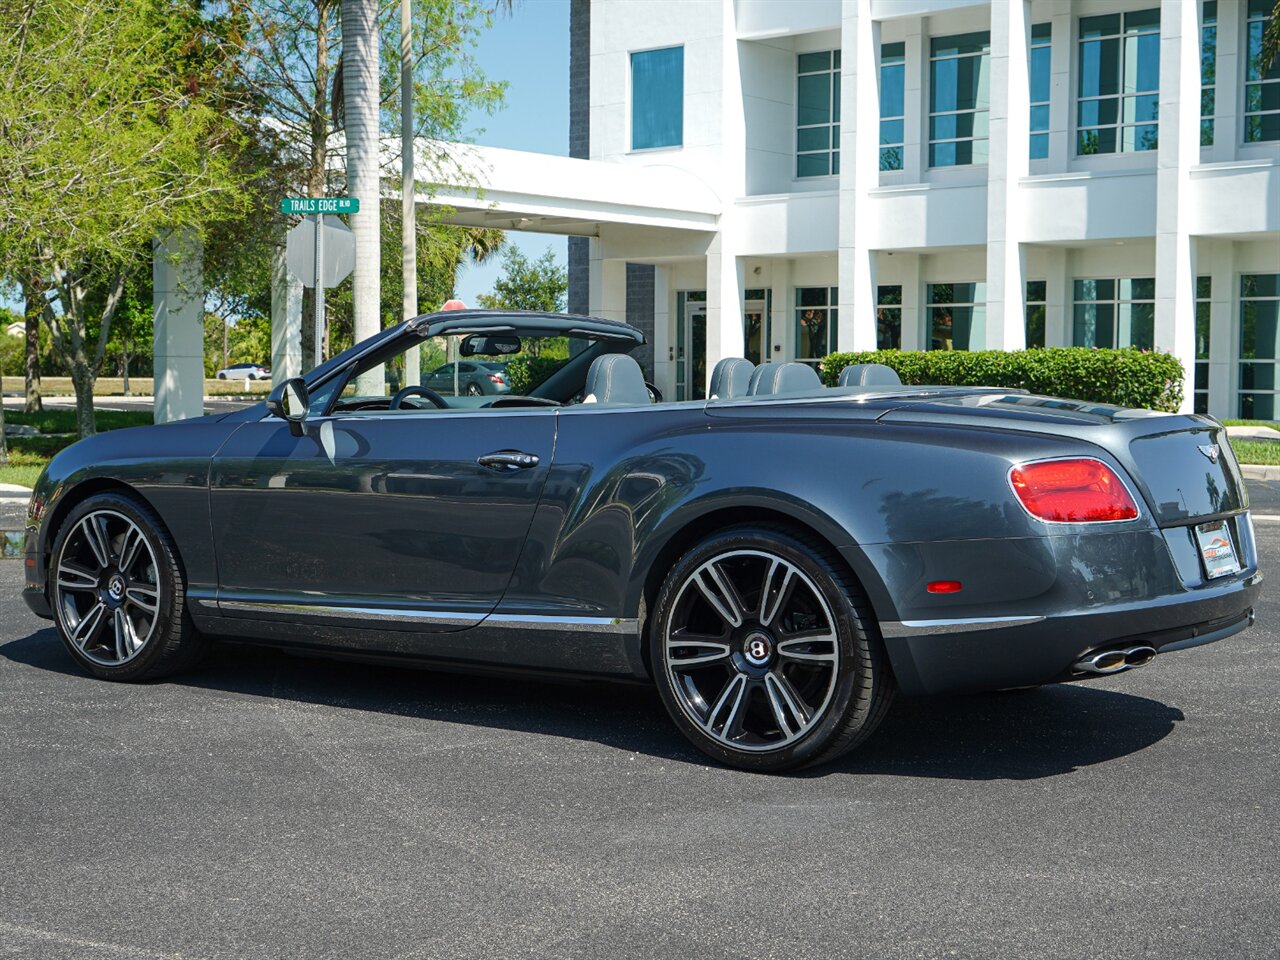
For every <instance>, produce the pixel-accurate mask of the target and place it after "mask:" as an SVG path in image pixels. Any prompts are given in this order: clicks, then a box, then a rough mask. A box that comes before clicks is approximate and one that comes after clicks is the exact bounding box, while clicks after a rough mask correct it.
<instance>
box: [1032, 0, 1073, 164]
mask: <svg viewBox="0 0 1280 960" xmlns="http://www.w3.org/2000/svg"><path fill="white" fill-rule="evenodd" d="M1052 22H1053V35H1052V37H1051V38H1050V46H1049V162H1048V166H1047V169H1048V172H1049V173H1065V172H1066V170H1067V167H1068V166H1069V165H1070V163H1071V158H1072V157H1074V156H1075V155H1076V148H1075V143H1074V141H1073V140H1072V135H1071V131H1072V129H1073V124H1072V122H1071V111H1072V109H1073V107H1074V105H1075V91H1074V90H1073V89H1072V87H1071V55H1072V40H1071V30H1072V16H1071V6H1070V4H1069V3H1060V4H1058V5H1057V6H1055V7H1054V12H1053V20H1052ZM1030 121H1031V117H1030V116H1029V115H1028V117H1027V122H1028V126H1029V125H1030Z"/></svg>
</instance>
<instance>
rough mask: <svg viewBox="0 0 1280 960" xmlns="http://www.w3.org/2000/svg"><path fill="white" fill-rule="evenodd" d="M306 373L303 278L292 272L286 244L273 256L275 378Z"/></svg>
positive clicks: (282, 378) (272, 362)
mask: <svg viewBox="0 0 1280 960" xmlns="http://www.w3.org/2000/svg"><path fill="white" fill-rule="evenodd" d="M300 376H302V281H301V280H299V279H298V278H297V277H295V276H294V275H293V274H292V273H290V272H289V267H288V264H287V263H286V262H285V252H284V247H283V246H277V247H276V249H275V253H274V254H273V255H272V258H271V380H272V383H284V382H285V381H286V380H289V379H291V378H292V377H300Z"/></svg>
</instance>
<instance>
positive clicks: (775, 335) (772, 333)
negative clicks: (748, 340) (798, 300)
mask: <svg viewBox="0 0 1280 960" xmlns="http://www.w3.org/2000/svg"><path fill="white" fill-rule="evenodd" d="M772 266H773V269H772V271H771V272H770V277H769V279H770V285H771V289H772V291H773V293H772V298H773V303H772V305H771V308H770V312H769V341H770V342H769V345H768V347H767V348H766V349H765V350H764V351H763V355H762V357H761V360H762V361H766V360H767V361H768V362H770V363H777V362H780V361H782V360H785V359H786V358H787V357H789V356H792V355H793V354H791V353H790V352H789V351H788V350H787V336H788V334H787V331H788V330H790V329H791V317H792V316H793V314H792V310H793V309H794V306H793V305H794V301H795V294H794V293H793V292H792V290H791V261H790V260H786V259H778V260H774V261H773V264H772ZM775 348H776V349H775Z"/></svg>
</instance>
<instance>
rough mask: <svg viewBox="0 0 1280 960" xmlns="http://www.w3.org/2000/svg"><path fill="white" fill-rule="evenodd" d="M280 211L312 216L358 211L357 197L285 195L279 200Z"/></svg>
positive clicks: (358, 200) (358, 201)
mask: <svg viewBox="0 0 1280 960" xmlns="http://www.w3.org/2000/svg"><path fill="white" fill-rule="evenodd" d="M280 212H281V213H297V214H305V215H307V216H314V215H316V214H320V213H359V212H360V198H359V197H285V198H284V199H283V200H281V201H280Z"/></svg>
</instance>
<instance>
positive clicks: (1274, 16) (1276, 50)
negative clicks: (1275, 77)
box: [1258, 0, 1280, 76]
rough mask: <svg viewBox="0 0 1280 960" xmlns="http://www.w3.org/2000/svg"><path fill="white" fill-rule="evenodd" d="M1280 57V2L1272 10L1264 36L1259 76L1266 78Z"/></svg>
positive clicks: (1277, 1) (1279, 0) (1278, 0)
mask: <svg viewBox="0 0 1280 960" xmlns="http://www.w3.org/2000/svg"><path fill="white" fill-rule="evenodd" d="M1277 57H1280V0H1276V3H1275V6H1274V7H1272V8H1271V19H1270V20H1268V21H1267V28H1266V30H1264V31H1263V34H1262V52H1261V54H1260V55H1259V57H1258V60H1259V64H1258V68H1259V69H1258V75H1259V76H1266V75H1267V73H1268V72H1269V71H1270V70H1271V67H1272V66H1273V65H1274V64H1275V62H1276V58H1277Z"/></svg>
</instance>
